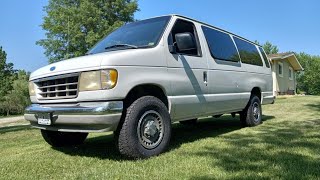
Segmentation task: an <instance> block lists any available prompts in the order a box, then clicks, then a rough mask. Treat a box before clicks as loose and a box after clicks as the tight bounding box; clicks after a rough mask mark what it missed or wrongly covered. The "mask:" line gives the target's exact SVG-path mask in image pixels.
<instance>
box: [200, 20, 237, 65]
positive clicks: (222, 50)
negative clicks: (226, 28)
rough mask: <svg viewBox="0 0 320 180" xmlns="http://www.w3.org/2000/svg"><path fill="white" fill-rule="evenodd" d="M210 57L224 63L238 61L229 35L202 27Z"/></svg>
mask: <svg viewBox="0 0 320 180" xmlns="http://www.w3.org/2000/svg"><path fill="white" fill-rule="evenodd" d="M202 31H203V33H204V36H205V38H206V40H207V43H208V46H209V49H210V53H211V56H212V57H213V58H214V59H218V60H225V61H235V62H238V61H240V58H239V54H238V52H237V49H236V47H235V45H234V43H233V41H232V39H231V37H230V35H229V34H226V33H223V32H220V31H217V30H214V29H211V28H208V27H205V26H202Z"/></svg>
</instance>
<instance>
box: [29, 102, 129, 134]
mask: <svg viewBox="0 0 320 180" xmlns="http://www.w3.org/2000/svg"><path fill="white" fill-rule="evenodd" d="M122 110H123V102H122V101H108V102H86V103H77V104H72V105H68V104H50V105H41V104H32V105H31V106H29V107H27V108H26V109H25V114H24V118H25V119H26V120H27V121H30V124H31V125H32V126H33V127H36V128H39V129H45V130H52V131H63V132H106V131H114V130H116V128H117V126H118V124H119V121H120V118H121V115H122ZM41 113H48V114H50V116H51V125H49V126H45V125H39V124H38V114H41Z"/></svg>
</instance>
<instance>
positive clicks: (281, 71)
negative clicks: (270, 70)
mask: <svg viewBox="0 0 320 180" xmlns="http://www.w3.org/2000/svg"><path fill="white" fill-rule="evenodd" d="M278 74H279V76H280V77H283V64H282V63H280V62H278Z"/></svg>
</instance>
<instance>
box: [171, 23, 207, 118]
mask: <svg viewBox="0 0 320 180" xmlns="http://www.w3.org/2000/svg"><path fill="white" fill-rule="evenodd" d="M178 33H191V34H192V36H193V38H194V41H195V43H196V48H195V49H192V50H185V51H180V50H179V48H178V47H177V44H176V39H175V35H176V34H178ZM172 47H173V49H175V50H174V52H172V50H169V49H172ZM168 51H171V52H169V53H167V54H168V55H167V63H168V72H169V73H170V77H172V81H171V89H172V94H171V96H170V101H171V103H172V111H171V112H172V116H173V118H174V119H175V120H185V119H191V118H196V117H199V116H201V115H203V114H205V113H206V98H205V95H206V94H207V93H208V88H207V82H206V81H207V69H208V65H207V59H206V58H205V56H203V53H202V50H201V46H200V41H199V38H198V34H197V29H196V26H195V24H194V23H193V22H190V21H187V20H183V19H177V20H176V21H175V23H174V25H173V26H172V29H171V32H170V34H169V35H168Z"/></svg>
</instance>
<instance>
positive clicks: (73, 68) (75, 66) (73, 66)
mask: <svg viewBox="0 0 320 180" xmlns="http://www.w3.org/2000/svg"><path fill="white" fill-rule="evenodd" d="M101 61H102V55H100V54H95V55H88V56H82V57H77V58H72V59H68V60H63V61H60V62H57V63H53V64H49V65H47V66H44V67H42V68H40V69H38V70H36V71H34V72H33V73H32V74H31V76H30V80H35V79H39V78H43V77H48V76H55V75H59V74H67V73H74V72H79V71H87V70H95V69H99V68H100V65H101Z"/></svg>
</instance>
